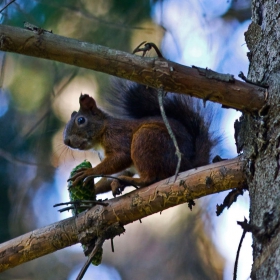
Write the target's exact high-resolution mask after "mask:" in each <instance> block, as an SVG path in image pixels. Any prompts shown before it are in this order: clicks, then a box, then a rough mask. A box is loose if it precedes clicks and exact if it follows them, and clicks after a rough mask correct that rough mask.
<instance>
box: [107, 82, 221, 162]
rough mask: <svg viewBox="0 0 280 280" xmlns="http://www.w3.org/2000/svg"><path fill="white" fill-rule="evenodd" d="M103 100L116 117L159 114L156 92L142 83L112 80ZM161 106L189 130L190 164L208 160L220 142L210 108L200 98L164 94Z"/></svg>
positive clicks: (169, 115) (148, 116)
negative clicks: (191, 156) (214, 128)
mask: <svg viewBox="0 0 280 280" xmlns="http://www.w3.org/2000/svg"><path fill="white" fill-rule="evenodd" d="M106 99H107V101H108V103H109V104H108V105H109V107H107V109H108V111H109V112H110V114H113V115H114V116H116V117H119V118H132V119H140V118H150V117H155V116H161V113H160V108H159V102H158V91H157V90H156V89H153V88H150V87H147V86H145V85H141V84H137V83H134V82H130V81H126V80H122V79H114V80H113V83H112V87H111V89H110V92H109V94H108V97H107V98H106ZM164 109H165V113H166V115H167V117H168V118H172V119H175V120H177V121H179V122H180V123H182V124H183V125H184V127H185V128H186V129H187V131H188V132H189V133H190V135H191V138H192V139H191V141H192V144H193V145H192V146H193V147H195V150H194V153H193V154H194V157H193V166H194V167H197V166H202V165H205V164H207V163H209V161H210V154H211V150H212V149H213V148H214V147H215V146H216V145H217V144H218V142H219V141H220V137H217V136H216V133H215V132H213V129H211V128H210V126H211V124H212V122H213V118H214V114H215V111H213V110H212V109H213V108H212V107H211V106H206V108H204V106H203V104H202V102H201V101H200V100H198V99H196V98H192V97H190V96H187V95H183V94H174V93H167V95H166V96H165V97H164ZM211 131H212V132H211Z"/></svg>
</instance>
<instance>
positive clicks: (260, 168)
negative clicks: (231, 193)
mask: <svg viewBox="0 0 280 280" xmlns="http://www.w3.org/2000/svg"><path fill="white" fill-rule="evenodd" d="M245 38H246V42H247V46H248V48H249V50H250V52H249V54H248V57H249V60H250V68H249V74H248V78H249V79H250V80H252V81H254V82H266V83H267V84H268V85H269V90H268V100H267V107H266V108H264V109H263V110H261V111H260V112H259V115H258V116H256V117H251V116H249V115H245V116H243V117H242V119H241V124H242V125H241V127H242V128H241V130H240V132H239V137H238V138H239V140H238V146H239V148H240V149H243V151H244V156H245V157H246V158H247V160H248V165H247V168H246V173H247V178H248V184H249V192H250V225H251V226H253V227H255V228H256V229H257V230H256V231H253V267H252V272H251V278H252V279H259V280H262V279H267V280H270V279H279V277H280V261H279V260H280V226H279V222H280V219H279V201H280V187H279V186H280V176H279V164H280V159H279V152H280V148H279V147H280V146H279V144H280V141H279V140H280V138H279V137H280V114H279V106H280V94H279V93H280V73H279V69H280V68H279V65H280V55H279V54H280V51H279V50H280V46H279V42H280V2H279V1H264V0H262V1H260V0H253V1H252V23H251V24H250V26H249V29H248V31H247V32H246V33H245ZM260 232H262V234H260Z"/></svg>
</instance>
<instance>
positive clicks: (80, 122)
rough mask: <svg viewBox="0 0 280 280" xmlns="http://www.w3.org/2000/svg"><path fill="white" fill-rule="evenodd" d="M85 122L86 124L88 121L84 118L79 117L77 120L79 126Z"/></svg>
mask: <svg viewBox="0 0 280 280" xmlns="http://www.w3.org/2000/svg"><path fill="white" fill-rule="evenodd" d="M85 122H86V119H85V118H84V117H79V118H78V119H77V124H78V125H81V124H84V123H85Z"/></svg>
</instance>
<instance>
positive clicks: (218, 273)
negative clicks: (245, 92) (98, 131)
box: [0, 0, 250, 280]
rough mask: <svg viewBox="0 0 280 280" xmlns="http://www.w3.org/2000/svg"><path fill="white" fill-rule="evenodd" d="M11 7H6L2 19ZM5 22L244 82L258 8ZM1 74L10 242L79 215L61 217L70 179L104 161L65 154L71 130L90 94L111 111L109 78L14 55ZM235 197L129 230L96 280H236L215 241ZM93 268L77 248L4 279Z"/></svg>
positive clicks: (120, 9) (189, 6)
mask: <svg viewBox="0 0 280 280" xmlns="http://www.w3.org/2000/svg"><path fill="white" fill-rule="evenodd" d="M9 2H10V0H7V1H0V8H1V7H4V6H5V5H6V4H7V3H9ZM0 19H1V24H6V25H11V26H17V27H23V22H24V21H27V22H30V23H32V24H34V25H36V26H39V27H42V28H44V29H47V30H52V31H53V33H55V34H58V35H62V36H67V37H71V38H75V39H79V40H82V41H88V42H92V43H95V44H101V45H104V46H107V47H110V48H115V49H119V50H123V51H127V52H131V51H132V50H133V49H134V48H135V47H136V46H137V45H139V43H141V42H142V41H145V40H146V41H150V42H154V43H155V44H157V45H158V46H160V47H161V49H162V51H163V55H164V56H165V57H167V58H168V59H171V60H174V61H176V62H179V63H182V64H186V65H191V64H195V65H196V66H200V67H210V68H212V69H213V70H217V71H221V72H224V73H228V72H229V73H232V74H235V75H236V74H237V71H239V70H243V71H244V72H246V69H247V67H248V62H247V58H246V49H245V50H244V48H242V44H244V43H245V40H244V38H243V37H242V36H243V32H244V31H245V30H246V28H247V27H248V24H249V19H250V1H238V0H237V1H229V0H219V1H215V0H213V1H206V0H205V1H203V0H200V1H196V0H194V1H191V0H188V1H187V0H185V1H183V0H181V1H179V0H176V1H168V0H153V1H146V0H143V1H135V0H124V1H117V0H94V1H92V0H67V1H64V0H60V1H52V0H48V1H46V0H30V1H27V0H16V1H15V2H13V3H12V4H11V5H9V6H8V7H7V8H6V9H5V10H4V11H3V12H2V13H1V18H0ZM237 31H238V32H237ZM240 34H241V35H240ZM241 37H242V38H243V39H240V38H241ZM236 44H238V45H236ZM245 47H246V46H245ZM0 65H1V68H0V69H1V75H0V90H1V91H0V182H1V184H0V190H1V195H0V243H1V242H4V241H7V240H9V239H12V238H13V237H16V236H19V235H21V234H24V233H26V232H29V231H31V230H33V229H36V228H38V227H42V226H45V225H48V224H50V223H52V222H55V221H59V220H61V219H63V218H65V217H67V216H68V215H70V214H67V213H66V214H63V215H62V214H58V212H57V210H56V209H54V208H53V205H54V204H55V203H58V202H62V201H68V197H67V189H66V180H67V177H68V176H69V173H70V171H71V169H72V168H73V167H74V166H75V165H77V164H78V163H80V162H81V161H82V160H83V159H85V158H87V159H88V160H90V161H91V162H93V163H94V162H95V163H97V161H98V158H97V157H96V155H94V154H93V153H88V152H76V151H70V150H69V149H67V148H66V147H64V145H63V142H62V131H63V126H64V125H65V123H66V122H67V120H68V119H69V118H70V114H71V112H72V111H73V110H77V109H78V97H79V95H80V93H81V92H83V93H88V94H90V95H93V96H95V97H96V99H97V101H98V102H99V104H101V105H104V102H103V97H104V95H105V93H106V87H107V86H108V83H109V77H108V75H105V74H101V73H97V72H93V71H90V70H86V69H78V68H76V67H73V66H69V65H64V64H61V63H58V62H53V61H47V60H43V59H36V58H32V57H27V56H22V55H17V54H12V53H3V52H1V53H0ZM231 122H232V121H231ZM229 126H230V127H232V126H233V123H230V118H229V117H225V120H224V121H223V125H222V126H221V128H220V130H221V133H225V134H226V137H225V138H226V141H228V142H226V144H225V147H224V149H221V151H220V154H222V155H223V154H225V155H226V156H229V157H230V156H234V155H235V151H233V150H232V149H231V148H229V147H230V145H231V146H234V140H233V138H232V137H231V136H230V137H228V134H227V132H225V131H227V127H229ZM229 135H232V134H229ZM109 196H110V195H109V194H108V195H107V196H106V197H109ZM224 196H225V194H223V195H222V196H213V197H214V198H208V199H202V200H201V201H200V202H198V203H197V205H196V206H195V209H194V210H193V211H192V212H190V211H189V209H188V207H187V206H186V205H182V206H179V207H175V209H171V210H168V211H165V212H164V213H162V214H161V215H159V214H158V215H154V216H153V217H149V218H147V219H144V220H143V223H142V224H140V223H139V224H138V223H134V224H132V225H129V226H127V228H126V230H127V232H126V233H125V235H122V236H120V237H119V238H116V239H115V253H112V252H111V249H110V246H109V245H108V244H107V243H106V244H105V252H104V259H103V263H102V265H100V266H99V267H91V268H90V270H89V271H88V273H87V275H86V276H85V279H124V280H125V279H227V277H228V274H227V273H226V271H227V270H226V269H225V267H226V263H227V261H226V258H225V255H224V256H222V255H221V254H223V253H222V252H221V250H220V249H219V248H218V245H217V243H219V240H217V237H216V239H215V238H214V240H213V238H212V237H213V236H215V234H214V233H215V230H216V227H215V223H216V222H213V216H215V213H214V212H215V203H216V202H217V201H218V202H219V203H220V202H221V200H222V199H223V197H224ZM245 202H246V199H245ZM245 202H244V203H245ZM232 211H234V210H232ZM241 219H243V217H242V218H241ZM220 221H221V220H220ZM220 223H221V222H220ZM232 223H235V220H234V221H233V222H232ZM213 232H214V233H213ZM238 234H239V233H238ZM240 235H241V230H240ZM240 235H238V236H237V237H239V236H240ZM227 242H229V243H230V242H231V239H228V241H227ZM223 246H226V244H221V247H223ZM236 249H237V245H236ZM235 252H236V250H235V251H232V252H231V253H230V254H232V257H233V258H234V256H235ZM84 261H85V258H84V256H83V253H82V249H81V248H80V246H79V245H77V246H73V247H72V248H68V249H64V250H62V251H59V252H56V253H54V254H51V255H48V256H45V257H42V258H40V259H37V260H34V261H32V262H30V263H27V264H23V265H21V266H19V267H16V268H14V269H11V270H9V271H6V272H4V273H2V274H0V279H75V276H76V275H77V272H78V270H79V269H80V268H81V267H82V264H83V262H84ZM248 266H249V268H250V263H249V264H248ZM231 269H232V267H231ZM248 276H249V275H248ZM87 277H88V278H87ZM244 279H245V278H244Z"/></svg>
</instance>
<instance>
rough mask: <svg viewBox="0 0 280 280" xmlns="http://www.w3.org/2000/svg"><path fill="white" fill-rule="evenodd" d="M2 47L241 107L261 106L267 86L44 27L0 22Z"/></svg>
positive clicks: (0, 43) (254, 107) (251, 110)
mask: <svg viewBox="0 0 280 280" xmlns="http://www.w3.org/2000/svg"><path fill="white" fill-rule="evenodd" d="M0 50H2V51H6V52H14V53H19V54H24V55H29V56H34V57H40V58H45V59H51V60H55V61H60V62H63V63H67V64H71V65H76V66H79V67H83V68H88V69H92V70H96V71H100V72H104V73H107V74H110V75H114V76H117V77H121V78H125V79H129V80H132V81H135V82H138V83H142V84H146V85H148V86H150V87H154V88H163V90H164V91H171V92H177V93H183V94H189V95H192V96H195V97H198V98H202V99H203V100H205V101H207V100H210V101H214V102H218V103H221V104H223V105H224V106H225V107H231V108H235V109H238V110H241V111H243V112H255V111H257V110H260V109H261V108H262V107H263V105H264V104H265V99H266V98H265V96H266V92H265V90H264V89H263V88H260V87H258V86H255V85H252V84H248V83H244V82H241V81H238V80H235V79H234V78H233V76H232V75H228V74H226V75H224V74H219V73H215V72H213V71H210V70H209V69H201V68H198V67H194V68H190V67H187V66H183V65H181V64H178V63H175V62H172V61H168V60H166V59H164V58H152V57H140V56H137V55H133V54H129V53H125V52H122V51H118V50H113V49H109V48H107V47H104V46H100V45H94V44H90V43H87V42H81V41H78V40H75V39H70V38H66V37H62V36H58V35H55V34H52V33H51V32H47V31H44V30H43V29H41V28H35V29H34V30H33V31H31V30H26V29H22V28H16V27H11V26H5V25H0Z"/></svg>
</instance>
